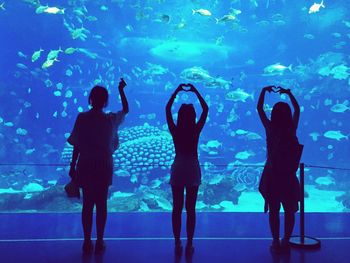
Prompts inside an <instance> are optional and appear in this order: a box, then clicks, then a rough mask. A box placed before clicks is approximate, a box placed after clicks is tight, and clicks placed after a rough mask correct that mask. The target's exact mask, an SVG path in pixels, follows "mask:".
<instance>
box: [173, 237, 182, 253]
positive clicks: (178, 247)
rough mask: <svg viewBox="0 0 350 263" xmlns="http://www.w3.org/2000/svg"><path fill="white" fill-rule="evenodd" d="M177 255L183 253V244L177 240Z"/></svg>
mask: <svg viewBox="0 0 350 263" xmlns="http://www.w3.org/2000/svg"><path fill="white" fill-rule="evenodd" d="M174 252H175V255H178V256H180V255H181V254H182V245H181V241H180V240H179V241H175V248H174Z"/></svg>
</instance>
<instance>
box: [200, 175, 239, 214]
mask: <svg viewBox="0 0 350 263" xmlns="http://www.w3.org/2000/svg"><path fill="white" fill-rule="evenodd" d="M203 179H204V180H203V181H202V184H201V186H200V188H199V193H198V201H202V202H203V203H204V204H207V205H208V207H207V208H206V209H209V210H217V209H220V208H221V207H219V206H218V205H219V204H220V203H221V202H223V201H231V202H232V203H233V204H236V205H237V204H238V198H239V196H240V192H239V191H237V190H235V188H234V179H233V177H231V176H229V175H225V174H211V175H209V177H208V178H203ZM228 199H229V200H228ZM209 205H210V206H209ZM215 206H216V207H215Z"/></svg>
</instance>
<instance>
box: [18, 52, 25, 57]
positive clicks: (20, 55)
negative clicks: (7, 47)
mask: <svg viewBox="0 0 350 263" xmlns="http://www.w3.org/2000/svg"><path fill="white" fill-rule="evenodd" d="M17 55H18V56H19V57H21V58H27V55H26V54H24V53H23V52H21V51H18V52H17Z"/></svg>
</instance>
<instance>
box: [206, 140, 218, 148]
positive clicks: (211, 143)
mask: <svg viewBox="0 0 350 263" xmlns="http://www.w3.org/2000/svg"><path fill="white" fill-rule="evenodd" d="M206 145H207V147H209V148H216V149H217V148H219V147H220V146H222V143H221V142H219V141H218V140H210V141H208V142H207V144H206Z"/></svg>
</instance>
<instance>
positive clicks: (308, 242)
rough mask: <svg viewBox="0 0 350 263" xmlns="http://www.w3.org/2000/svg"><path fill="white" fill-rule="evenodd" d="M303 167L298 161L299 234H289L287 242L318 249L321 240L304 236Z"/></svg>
mask: <svg viewBox="0 0 350 263" xmlns="http://www.w3.org/2000/svg"><path fill="white" fill-rule="evenodd" d="M304 168H305V165H304V163H300V166H299V173H300V236H291V238H290V240H289V244H290V245H291V246H292V247H295V248H304V249H318V248H320V247H321V241H320V240H318V239H317V238H313V237H309V236H305V202H304V198H305V195H304V179H305V178H304Z"/></svg>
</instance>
